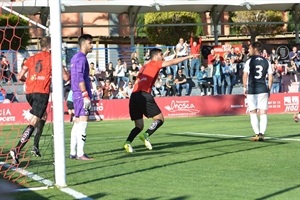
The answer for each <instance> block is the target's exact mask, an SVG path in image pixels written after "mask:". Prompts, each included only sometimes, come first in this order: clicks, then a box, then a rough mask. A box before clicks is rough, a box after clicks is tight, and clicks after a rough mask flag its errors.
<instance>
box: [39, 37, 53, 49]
mask: <svg viewBox="0 0 300 200" xmlns="http://www.w3.org/2000/svg"><path fill="white" fill-rule="evenodd" d="M40 44H41V48H42V49H43V48H47V47H49V45H50V44H51V38H50V37H49V36H47V37H43V38H42V39H41V41H40Z"/></svg>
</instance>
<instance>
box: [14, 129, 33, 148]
mask: <svg viewBox="0 0 300 200" xmlns="http://www.w3.org/2000/svg"><path fill="white" fill-rule="evenodd" d="M33 131H34V127H33V126H32V125H28V126H27V127H26V128H25V130H24V131H23V133H22V138H21V139H20V141H19V142H18V144H17V146H16V151H17V153H19V152H20V151H21V150H22V148H23V147H24V146H25V145H26V143H27V142H28V140H29V138H30V137H31V135H32V133H33Z"/></svg>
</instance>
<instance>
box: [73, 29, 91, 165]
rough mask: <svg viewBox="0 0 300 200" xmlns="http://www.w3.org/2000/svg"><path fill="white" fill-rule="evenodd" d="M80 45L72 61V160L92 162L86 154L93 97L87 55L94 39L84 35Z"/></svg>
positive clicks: (79, 42)
mask: <svg viewBox="0 0 300 200" xmlns="http://www.w3.org/2000/svg"><path fill="white" fill-rule="evenodd" d="M78 44H79V48H80V51H79V52H78V53H76V54H75V55H74V56H73V57H72V59H71V88H72V91H73V104H74V116H75V119H74V124H73V127H72V131H71V144H70V158H71V159H77V160H92V158H90V157H88V156H87V155H86V154H85V153H84V145H85V141H86V128H87V122H88V117H89V111H90V108H91V97H92V91H91V83H90V79H89V63H88V60H87V58H86V55H87V54H88V53H91V52H92V50H93V37H92V36H91V35H89V34H83V35H81V36H80V37H79V38H78Z"/></svg>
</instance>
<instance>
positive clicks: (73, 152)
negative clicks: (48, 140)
mask: <svg viewBox="0 0 300 200" xmlns="http://www.w3.org/2000/svg"><path fill="white" fill-rule="evenodd" d="M77 129H78V123H76V122H74V124H73V127H72V130H71V140H70V155H73V156H75V155H76V146H77Z"/></svg>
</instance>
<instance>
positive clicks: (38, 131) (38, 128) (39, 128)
mask: <svg viewBox="0 0 300 200" xmlns="http://www.w3.org/2000/svg"><path fill="white" fill-rule="evenodd" d="M45 123H46V121H45V120H40V121H39V123H38V124H37V126H36V133H35V136H34V146H35V147H36V148H38V149H39V143H40V138H41V135H42V133H43V129H44V126H45Z"/></svg>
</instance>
